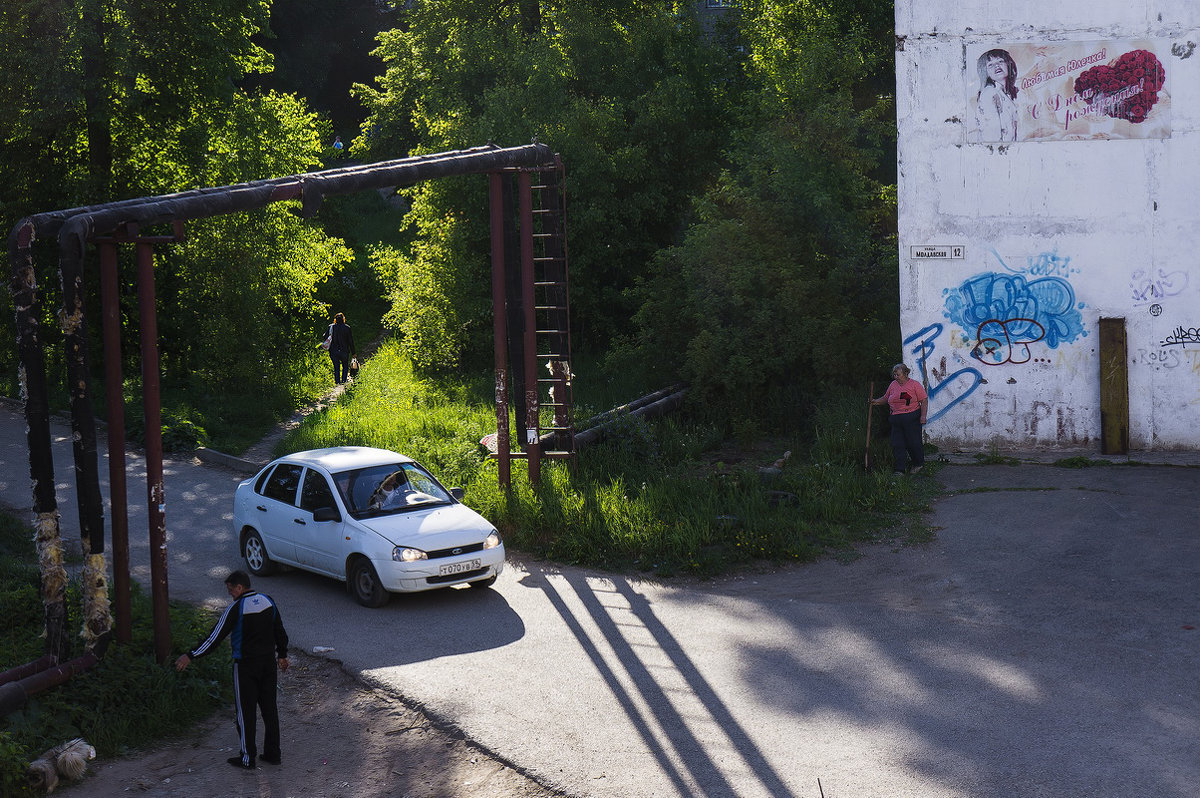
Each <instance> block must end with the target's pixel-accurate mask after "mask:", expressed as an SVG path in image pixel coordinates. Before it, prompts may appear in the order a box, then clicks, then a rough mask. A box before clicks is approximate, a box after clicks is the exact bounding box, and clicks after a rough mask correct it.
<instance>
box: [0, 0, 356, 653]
mask: <svg viewBox="0 0 1200 798" xmlns="http://www.w3.org/2000/svg"><path fill="white" fill-rule="evenodd" d="M268 10H269V0H9V1H8V2H6V3H5V4H4V6H3V8H2V9H0V36H2V37H3V40H4V41H5V43H6V44H5V49H4V50H3V54H2V55H0V72H2V74H0V114H3V116H4V118H5V119H6V120H9V121H10V124H7V125H5V126H4V127H2V128H0V137H2V139H0V140H2V142H3V148H4V149H3V156H4V157H2V158H0V203H2V204H0V209H2V213H3V215H4V221H7V222H8V223H9V226H10V227H11V226H12V224H13V223H15V222H16V221H17V219H18V218H19V217H20V216H23V215H26V214H29V213H34V212H44V211H51V210H55V209H63V208H71V207H77V206H81V205H86V204H99V203H103V202H108V201H112V200H118V199H123V198H131V197H138V196H147V195H155V194H163V193H170V192H175V191H181V190H185V189H188V188H193V187H198V186H203V185H223V184H228V183H236V182H242V181H245V180H251V179H256V178H262V177H273V176H281V175H287V174H294V173H296V172H301V171H306V170H308V169H311V168H312V167H315V166H317V165H319V164H320V154H321V140H322V138H324V136H325V134H326V133H327V132H328V127H327V126H325V125H322V124H321V123H319V122H318V120H317V119H316V117H315V116H314V115H313V114H312V113H310V112H309V111H308V110H307V109H306V108H305V106H304V104H303V102H302V101H300V100H298V99H296V98H294V97H291V96H287V95H280V94H275V93H271V92H244V91H242V90H240V89H239V88H238V87H237V84H238V82H239V81H240V80H242V79H243V78H244V77H245V76H246V75H247V74H250V73H254V72H258V71H262V70H266V69H269V68H270V58H269V56H268V54H267V53H266V52H265V51H264V50H262V49H261V48H260V47H258V46H257V45H256V44H255V43H254V41H253V37H254V36H255V34H257V33H258V32H259V31H261V30H262V28H263V27H264V26H265V24H266V20H267V14H268ZM101 232H107V231H101ZM143 232H150V231H143ZM189 232H190V236H189V238H188V240H187V241H186V242H185V243H183V244H182V245H178V246H175V247H173V248H160V250H159V258H158V261H157V269H156V278H155V279H156V282H157V286H158V298H159V308H158V320H159V330H160V333H161V337H162V340H163V343H162V354H163V359H162V364H163V367H164V370H165V371H166V378H167V380H169V381H175V382H183V383H187V384H191V385H195V384H203V383H204V382H207V383H208V384H210V385H222V386H226V387H228V386H229V385H231V384H232V385H235V386H238V385H241V386H245V388H246V390H247V392H252V391H261V390H262V388H263V383H262V380H263V379H264V376H265V378H266V379H268V380H275V379H278V378H279V376H280V375H283V374H288V373H289V372H290V370H291V366H292V363H293V362H294V361H296V360H297V359H300V358H297V357H296V355H295V346H294V345H295V343H296V342H297V341H298V340H308V339H310V338H311V337H312V336H313V335H314V333H313V331H312V329H311V328H312V327H313V326H314V325H315V322H316V320H317V318H318V317H319V316H321V315H323V311H324V308H323V307H322V306H321V305H320V303H319V302H318V301H317V300H316V296H315V287H316V285H318V284H319V283H320V282H321V281H323V280H325V279H328V278H329V276H330V275H331V274H333V273H334V272H335V271H336V270H337V269H338V268H339V267H340V266H341V265H342V264H344V263H345V262H346V261H348V260H349V258H350V255H349V253H348V252H347V250H346V248H345V247H344V245H342V244H341V243H340V242H338V241H336V240H334V239H330V238H329V237H327V236H325V235H324V234H323V233H322V232H321V231H320V229H319V228H316V227H314V226H312V225H309V224H307V223H305V222H302V221H301V220H299V219H298V218H296V217H295V216H293V215H290V214H288V213H287V212H286V210H285V209H280V208H273V209H270V210H268V211H264V212H262V213H260V214H258V215H256V216H253V217H250V216H246V217H237V218H230V219H221V220H211V221H205V222H197V223H195V224H193V225H191V229H190V231H189ZM43 262H44V261H43ZM50 262H53V259H52V258H51V259H50ZM94 272H95V270H94V269H93V270H91V271H90V272H89V273H88V278H89V279H90V280H92V281H93V283H94V282H95V279H96V275H95V273H94ZM38 282H39V285H40V286H43V290H45V288H44V287H45V286H51V287H52V286H54V284H55V283H56V282H57V281H56V280H54V279H53V275H52V274H42V275H40V276H39V280H38ZM90 294H91V296H92V297H95V296H96V294H97V292H96V291H95V290H94V285H93V290H92V291H91V292H90ZM125 299H126V301H127V302H129V303H130V304H132V302H133V301H134V300H133V292H132V290H131V287H130V285H128V284H127V285H126V296H125ZM55 303H56V298H55V297H52V296H43V297H42V312H43V317H42V321H43V324H45V323H47V322H48V321H49V320H50V318H52V314H53V305H54V304H55ZM231 311H233V313H231ZM124 315H125V318H126V319H127V320H132V319H134V318H136V314H135V313H133V312H132V311H130V310H127V311H126V313H125V314H124ZM89 316H90V318H92V319H93V320H95V319H98V318H99V314H98V313H97V312H90V313H89ZM64 323H65V322H64ZM98 326H99V325H98V324H95V323H94V322H93V330H95V329H98ZM135 327H136V325H134V324H132V323H128V324H126V325H125V328H124V331H123V332H124V337H125V347H124V351H125V352H126V353H127V357H128V358H129V360H130V363H131V364H132V365H136V362H134V361H135V359H136V357H137V346H136V341H137V331H136V328H135ZM98 338H99V336H98V335H93V336H92V341H93V343H94V344H95V351H94V352H93V356H92V358H91V362H92V363H93V364H96V363H99V361H100V358H99V357H98V356H97V353H98V351H99V345H98ZM289 352H290V353H291V357H290V358H289ZM247 355H248V356H247ZM260 355H262V356H261V357H260ZM9 362H11V361H9ZM14 371H15V369H14ZM123 371H124V373H126V374H136V373H137V370H136V368H130V367H129V366H128V365H127V366H126V367H125V368H124V369H123ZM95 393H96V394H99V392H95ZM52 515H53V518H40V519H39V528H38V544H39V556H41V557H42V559H43V561H44V562H51V561H53V560H54V558H55V556H56V554H55V552H59V553H61V545H60V541H59V539H58V528H57V514H52ZM85 554H86V555H88V556H87V559H86V562H85V574H86V578H85V581H86V582H87V590H86V592H85V601H86V603H87V606H86V607H85V616H86V618H87V634H88V635H90V636H92V637H93V638H94V636H95V635H97V634H99V633H100V632H102V631H103V629H104V628H106V622H107V598H106V596H105V592H106V591H105V590H104V578H103V574H104V572H105V566H104V562H103V557H102V555H100V554H93V553H91V552H88V551H86V549H85ZM56 574H57V572H55V573H50V572H49V571H48V572H47V573H46V574H44V576H43V581H44V583H45V584H44V594H45V596H46V602H47V618H48V620H49V619H51V618H58V619H62V618H65V612H63V611H62V609H61V604H62V601H63V596H64V588H65V584H63V583H62V580H61V579H59V578H58V576H57V575H56ZM48 626H49V623H48ZM48 639H49V640H53V641H60V640H61V639H62V637H61V634H59V633H58V632H57V631H55V632H52V633H51V634H49V635H48Z"/></svg>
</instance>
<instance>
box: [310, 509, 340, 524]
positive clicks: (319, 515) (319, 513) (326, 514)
mask: <svg viewBox="0 0 1200 798" xmlns="http://www.w3.org/2000/svg"><path fill="white" fill-rule="evenodd" d="M313 520H314V521H316V522H318V523H320V522H323V521H341V520H342V516H341V515H340V514H339V513H338V511H337V509H336V508H334V507H318V508H317V509H315V510H313Z"/></svg>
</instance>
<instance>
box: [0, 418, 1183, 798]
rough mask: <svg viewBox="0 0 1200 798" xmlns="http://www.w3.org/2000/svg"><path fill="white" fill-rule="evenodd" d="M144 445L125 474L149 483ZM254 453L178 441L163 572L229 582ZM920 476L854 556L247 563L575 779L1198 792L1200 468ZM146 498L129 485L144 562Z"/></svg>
mask: <svg viewBox="0 0 1200 798" xmlns="http://www.w3.org/2000/svg"><path fill="white" fill-rule="evenodd" d="M23 429H24V422H23V419H21V418H20V416H19V415H17V414H16V413H14V412H12V411H11V410H6V409H3V408H0V466H3V467H2V468H0V500H3V501H4V502H6V503H7V504H9V505H12V506H16V507H28V506H29V501H30V500H29V484H28V477H27V474H28V466H27V459H26V458H27V455H26V452H25V446H24V439H23ZM56 436H57V443H56V446H57V447H58V448H57V449H56V453H55V458H56V459H55V463H56V465H57V468H58V473H59V486H60V489H61V491H60V503H61V506H62V507H63V508H64V514H65V516H66V517H65V518H64V520H63V526H64V529H66V530H71V529H76V528H77V525H75V523H74V521H73V519H72V518H71V516H72V515H73V507H74V497H73V494H72V492H71V488H70V485H69V484H68V480H69V475H70V468H69V465H68V464H69V462H70V454H69V448H68V442H69V441H68V438H69V433H68V431H67V429H66V428H65V426H63V427H58V428H56ZM1056 459H1057V458H1056ZM1155 459H1156V458H1155ZM140 469H141V464H140V462H139V461H137V460H136V459H135V460H133V461H132V462H131V466H130V488H129V493H130V496H131V497H135V501H136V500H137V499H138V498H141V499H142V501H143V502H144V491H143V492H141V493H139V484H140V483H139V482H138V481H137V480H138V479H141V478H142V477H141V476H139V471H140ZM102 470H103V466H102ZM239 478H240V475H238V474H235V473H233V472H230V471H226V470H222V469H219V468H214V467H210V466H203V465H200V464H198V463H197V462H194V461H191V460H186V461H172V462H170V463H169V464H168V467H167V474H166V482H167V497H168V513H167V524H168V532H169V543H168V554H169V557H170V563H171V566H170V567H171V575H170V588H171V594H172V596H173V597H175V598H178V599H184V600H189V601H200V602H204V601H207V602H212V603H213V604H214V605H223V603H224V601H225V597H224V595H223V590H222V589H221V584H220V577H221V576H223V575H224V573H225V572H226V571H227V570H228V569H229V568H230V567H233V566H237V565H239V564H240V561H239V559H238V554H237V551H236V545H235V543H234V538H233V531H232V529H231V528H230V504H231V500H232V494H233V487H234V486H235V484H236V483H237V481H238V479H239ZM916 478H919V479H927V478H935V479H938V480H940V481H942V482H943V483H944V484H945V486H946V487H947V489H948V491H949V493H948V494H947V496H945V497H944V498H942V499H940V500H939V501H938V502H937V503H936V505H935V507H934V510H933V513H932V516H931V518H930V522H931V523H932V525H933V526H934V527H935V528H936V529H937V539H936V541H935V542H934V543H932V544H929V545H928V546H924V547H920V548H893V547H889V546H878V547H872V548H869V549H866V550H864V552H863V556H862V557H860V558H859V559H857V560H855V561H854V562H851V563H849V564H841V563H838V562H834V561H824V562H819V563H816V564H813V565H809V566H803V567H794V568H785V569H782V570H779V571H776V572H773V573H769V574H761V575H744V576H740V577H734V578H727V579H722V580H717V581H713V582H707V583H682V582H681V583H676V584H668V585H664V584H656V583H650V582H645V581H641V580H639V579H635V578H631V577H626V576H620V575H611V574H603V573H597V572H593V571H587V570H582V569H576V568H567V567H560V566H557V565H553V564H549V563H541V562H532V561H528V560H522V559H520V558H519V556H514V562H513V563H512V567H511V568H510V569H509V570H508V571H507V572H506V573H505V574H504V575H503V576H502V577H501V579H500V581H499V582H498V583H497V585H496V588H495V589H494V590H490V591H482V592H481V591H473V590H449V591H438V592H434V593H427V594H422V595H417V596H408V597H396V598H395V599H394V600H393V601H392V602H391V603H390V604H389V605H388V606H387V607H385V608H383V609H380V610H368V609H364V608H362V607H359V606H358V605H356V604H355V603H354V602H353V601H351V600H350V599H349V598H348V597H347V596H346V595H345V592H344V590H343V589H342V587H341V586H340V585H339V584H337V583H335V582H332V581H330V580H326V579H321V578H318V577H314V576H309V575H306V574H301V573H288V574H282V575H279V576H276V577H272V578H270V579H267V580H260V582H261V584H260V585H258V586H260V587H262V588H263V589H264V590H265V591H267V592H269V593H270V594H271V595H272V596H273V597H275V598H276V600H277V601H278V602H279V603H280V605H281V606H282V607H283V609H284V613H285V618H286V620H287V622H288V626H289V630H290V631H291V632H292V635H293V640H294V643H295V644H296V645H298V646H301V647H303V648H305V649H307V650H309V651H312V650H313V648H314V647H317V646H321V647H327V648H331V649H332V651H331V652H329V653H328V654H327V656H330V657H332V658H336V659H338V660H341V661H342V662H343V663H344V665H345V667H346V668H347V669H349V670H350V671H351V672H353V673H355V674H358V675H360V676H361V677H362V678H363V679H365V680H367V681H369V682H371V683H373V684H377V685H380V686H383V687H385V688H386V689H388V690H390V691H394V692H397V693H400V694H403V695H404V696H406V697H407V698H409V699H411V700H413V701H416V702H419V703H420V704H421V705H422V706H424V707H425V708H426V709H427V710H428V711H429V712H431V713H432V714H433V715H435V716H437V717H440V718H442V719H445V720H446V721H447V722H449V723H452V724H453V725H455V726H456V727H457V728H459V729H461V730H462V732H463V733H464V734H465V735H466V736H467V737H468V738H469V739H471V740H474V741H476V742H477V743H478V744H480V745H482V746H484V747H485V748H487V749H490V750H491V751H494V752H497V753H498V754H500V755H501V756H502V757H503V758H504V759H506V760H507V761H509V762H512V763H515V764H516V765H518V766H520V767H521V768H522V769H523V770H524V771H526V772H528V773H530V774H531V775H533V776H535V777H536V778H538V779H539V780H540V781H542V782H543V783H545V784H548V785H552V786H554V787H557V788H560V789H562V790H564V791H566V792H567V793H569V794H571V795H577V796H595V797H596V798H652V797H653V798H659V797H660V796H666V797H669V796H714V797H715V796H730V797H731V798H732V797H733V796H737V798H760V797H761V798H767V797H768V796H769V797H770V798H791V797H793V796H795V797H796V798H799V797H800V796H804V797H805V798H808V797H809V796H811V797H812V798H818V796H820V795H822V794H823V795H824V796H825V798H872V797H876V796H877V797H878V798H901V797H904V796H912V797H913V798H1012V797H1013V796H1021V797H1022V798H1029V797H1032V796H1047V797H1048V798H1049V797H1050V796H1053V798H1067V797H1075V796H1078V797H1079V798H1082V797H1083V796H1089V797H1090V796H1127V795H1138V796H1140V795H1153V796H1156V797H1165V798H1185V796H1186V797H1187V798H1194V796H1196V795H1197V788H1196V786H1195V785H1196V784H1198V783H1200V691H1197V690H1196V686H1195V685H1196V681H1197V665H1198V656H1197V655H1198V651H1200V648H1198V647H1200V636H1198V635H1200V632H1198V631H1197V630H1196V627H1197V626H1200V599H1198V598H1197V589H1196V587H1197V585H1198V584H1200V532H1198V525H1197V522H1196V519H1197V517H1198V516H1200V500H1198V498H1197V496H1198V493H1200V492H1198V490H1197V488H1198V487H1200V469H1195V468H1183V467H1165V466H1157V465H1156V466H1113V467H1093V468H1084V469H1065V468H1055V467H1051V466H1047V465H1039V464H1025V465H1019V466H1005V465H965V464H957V463H950V464H947V465H944V466H942V467H941V470H940V471H939V472H938V473H937V474H935V475H934V476H932V477H927V476H925V475H922V476H920V477H916ZM139 519H140V520H139ZM145 523H146V522H145V516H144V507H136V508H134V513H133V516H132V520H131V529H132V530H133V531H134V536H135V538H137V540H136V541H135V544H134V552H133V556H134V563H135V568H136V573H137V575H138V576H139V577H142V578H144V575H145V572H146V562H147V557H146V546H145V542H144V535H138V530H144V529H145ZM139 524H140V525H139ZM67 534H74V533H72V532H70V531H68V532H67ZM139 541H140V542H139ZM363 733H364V735H366V734H370V733H371V730H369V729H364V731H363ZM818 779H819V780H820V785H819V786H818ZM481 794H484V793H483V792H481Z"/></svg>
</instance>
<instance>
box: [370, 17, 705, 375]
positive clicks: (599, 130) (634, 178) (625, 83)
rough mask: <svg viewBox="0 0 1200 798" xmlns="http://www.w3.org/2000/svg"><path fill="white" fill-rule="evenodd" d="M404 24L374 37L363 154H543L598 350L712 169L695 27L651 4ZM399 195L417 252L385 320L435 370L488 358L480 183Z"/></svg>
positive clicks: (581, 314)
mask: <svg viewBox="0 0 1200 798" xmlns="http://www.w3.org/2000/svg"><path fill="white" fill-rule="evenodd" d="M405 23H406V27H405V28H404V29H403V30H401V31H393V32H390V33H388V34H385V35H384V36H383V37H382V44H381V46H380V48H379V51H378V53H379V55H380V56H381V57H383V59H384V62H385V65H386V68H387V71H386V74H385V75H384V77H383V78H382V79H381V81H380V83H379V87H378V89H377V90H373V91H372V90H367V91H365V93H364V99H365V100H366V102H367V103H368V105H369V106H370V107H371V110H372V116H371V119H369V120H368V122H367V125H366V127H367V128H368V129H370V130H372V134H371V137H370V140H369V141H368V142H366V144H365V146H366V149H367V150H368V151H369V154H371V155H376V156H379V157H385V156H386V157H394V150H390V149H389V148H393V147H395V146H396V143H397V142H399V141H402V140H403V138H404V136H405V135H406V134H407V135H414V136H416V138H417V140H418V142H419V145H418V147H417V149H418V150H419V151H422V152H436V151H439V150H445V149H453V148H458V147H463V146H473V145H477V144H480V143H482V142H485V141H494V142H497V143H499V144H506V145H510V144H517V143H524V142H527V141H529V140H530V139H531V138H532V137H534V136H537V137H538V139H539V140H540V141H544V142H548V143H549V144H550V145H551V146H552V147H554V149H555V150H556V151H558V152H559V153H561V154H562V156H563V159H564V161H565V162H566V164H567V181H568V192H569V200H568V202H569V211H568V213H569V218H568V225H569V227H570V246H571V280H572V308H573V311H574V314H575V318H576V320H577V322H578V326H579V327H580V328H582V334H581V335H580V336H579V337H577V339H576V340H577V342H578V343H581V344H582V345H583V346H584V347H588V346H591V347H593V348H603V347H606V346H607V344H608V342H609V340H610V339H611V337H612V335H613V333H614V331H615V330H617V329H620V328H622V327H624V326H625V325H627V324H628V320H629V317H630V315H631V314H632V312H633V309H634V308H633V306H632V305H631V304H630V300H629V298H628V296H627V294H626V289H628V288H629V287H630V286H631V285H632V283H633V276H634V275H635V274H637V273H638V272H639V271H640V270H641V269H642V265H643V264H644V262H645V260H646V259H647V258H648V257H649V256H650V255H651V253H653V252H654V251H655V250H656V249H657V248H658V247H660V246H663V245H664V244H667V243H669V242H670V240H671V237H672V236H673V235H674V233H675V231H676V230H677V229H678V227H679V223H680V219H681V217H682V215H683V214H684V213H685V212H686V209H687V201H686V197H687V195H688V194H689V193H690V192H691V191H693V190H695V188H696V187H697V186H698V185H699V182H700V181H701V180H702V179H703V178H704V175H705V173H706V164H708V163H710V162H711V160H712V158H713V157H714V155H715V150H716V146H717V141H718V131H719V129H720V124H721V120H722V118H723V116H722V114H721V113H720V111H719V109H718V108H717V105H716V102H715V100H714V98H713V95H712V87H713V85H714V83H715V74H714V72H713V71H712V66H713V63H714V59H713V57H712V55H713V54H712V53H711V51H710V50H709V49H708V48H707V46H706V44H705V43H704V41H703V40H702V39H700V38H699V37H698V36H697V31H696V28H695V27H694V26H693V21H692V20H691V18H690V17H689V16H686V15H684V16H678V15H676V14H675V13H674V9H673V6H672V4H670V3H659V2H647V3H635V4H615V3H603V2H602V3H596V2H579V1H578V0H570V1H568V2H559V3H542V4H540V5H537V4H530V3H520V4H518V3H488V4H482V5H480V4H476V3H468V2H463V1H462V0H432V2H428V3H426V2H422V3H419V4H417V5H416V7H415V9H414V10H413V11H411V12H410V13H409V14H408V15H407V17H406V19H405ZM448 185H449V184H448ZM409 196H410V197H411V199H412V208H413V209H412V216H413V217H414V221H413V222H412V223H413V224H415V226H416V229H417V231H418V233H419V235H420V239H422V240H421V241H419V242H418V243H417V244H414V245H413V247H412V248H411V249H410V251H408V252H407V253H404V255H403V262H404V264H405V268H404V269H403V270H402V271H403V273H404V274H405V275H406V276H404V277H402V278H400V279H401V280H403V281H404V283H403V285H399V284H398V285H396V286H395V290H394V292H393V296H394V300H395V302H396V304H395V305H394V308H395V309H394V311H393V317H394V319H395V320H396V322H397V323H399V324H400V325H401V327H402V329H403V331H404V333H405V336H406V339H407V340H411V341H422V342H425V344H428V345H431V346H438V347H442V346H445V347H447V348H448V349H457V350H458V351H457V352H451V351H439V355H438V361H439V362H441V363H444V364H453V363H454V362H456V361H457V360H458V359H459V357H461V356H462V355H464V354H467V355H469V354H471V353H473V352H482V351H488V350H490V335H491V327H490V323H489V322H488V321H487V318H486V315H484V314H486V312H487V308H488V306H489V305H488V301H489V300H488V286H489V284H490V282H489V277H488V275H489V261H488V255H487V253H488V241H487V226H486V220H487V206H486V204H485V193H484V186H483V183H482V182H481V181H479V180H478V179H476V180H474V182H470V181H461V182H456V183H454V184H453V185H452V186H450V187H448V188H446V189H434V188H426V187H420V188H416V189H413V190H411V191H410V192H409ZM417 275H422V276H421V277H419V278H418V277H417ZM430 291H433V293H430ZM431 308H436V311H434V310H431ZM431 325H432V326H431ZM425 344H422V346H424V345H425ZM417 349H418V347H417V345H413V346H412V348H411V349H410V350H409V351H410V353H411V354H412V356H413V357H414V358H415V359H416V361H417V362H418V363H422V364H423V363H424V362H425V361H426V358H427V356H425V355H422V354H421V353H420V352H418V351H417Z"/></svg>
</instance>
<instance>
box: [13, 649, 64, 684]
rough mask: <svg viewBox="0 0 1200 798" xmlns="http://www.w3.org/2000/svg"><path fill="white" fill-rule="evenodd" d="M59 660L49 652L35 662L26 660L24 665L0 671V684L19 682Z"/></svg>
mask: <svg viewBox="0 0 1200 798" xmlns="http://www.w3.org/2000/svg"><path fill="white" fill-rule="evenodd" d="M55 662H57V660H56V659H55V658H54V655H53V654H47V655H46V656H44V657H42V658H41V659H35V660H34V661H33V662H26V663H25V664H24V665H18V666H17V667H15V668H12V669H11V670H7V671H5V672H4V673H0V684H8V683H9V682H18V681H20V680H21V679H24V678H25V677H27V676H32V675H33V674H35V673H40V672H42V671H44V670H46V669H47V668H49V667H52V666H53V665H54V663H55Z"/></svg>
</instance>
